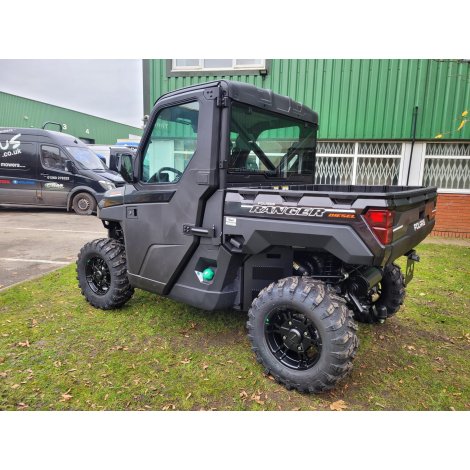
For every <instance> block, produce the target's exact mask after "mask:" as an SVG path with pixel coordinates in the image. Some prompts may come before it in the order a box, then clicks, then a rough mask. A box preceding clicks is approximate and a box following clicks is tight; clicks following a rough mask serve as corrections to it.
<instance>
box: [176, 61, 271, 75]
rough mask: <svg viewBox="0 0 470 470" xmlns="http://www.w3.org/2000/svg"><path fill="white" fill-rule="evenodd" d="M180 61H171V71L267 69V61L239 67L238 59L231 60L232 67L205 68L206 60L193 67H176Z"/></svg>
mask: <svg viewBox="0 0 470 470" xmlns="http://www.w3.org/2000/svg"><path fill="white" fill-rule="evenodd" d="M177 60H178V59H172V60H171V71H172V72H192V71H194V72H199V71H206V70H207V71H209V72H210V71H217V70H264V69H265V68H266V59H261V63H260V64H253V65H237V63H236V61H237V60H238V59H231V60H232V66H231V67H211V68H208V67H204V60H205V59H197V60H198V61H199V65H191V66H187V67H186V66H181V65H176V61H177Z"/></svg>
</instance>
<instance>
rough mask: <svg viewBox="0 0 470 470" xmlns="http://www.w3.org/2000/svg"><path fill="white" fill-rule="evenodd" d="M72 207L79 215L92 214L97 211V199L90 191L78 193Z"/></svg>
mask: <svg viewBox="0 0 470 470" xmlns="http://www.w3.org/2000/svg"><path fill="white" fill-rule="evenodd" d="M72 209H73V210H74V211H75V213H76V214H78V215H91V214H93V212H95V211H96V200H95V198H94V197H93V196H92V195H91V194H90V193H78V194H76V195H75V196H74V197H73V200H72Z"/></svg>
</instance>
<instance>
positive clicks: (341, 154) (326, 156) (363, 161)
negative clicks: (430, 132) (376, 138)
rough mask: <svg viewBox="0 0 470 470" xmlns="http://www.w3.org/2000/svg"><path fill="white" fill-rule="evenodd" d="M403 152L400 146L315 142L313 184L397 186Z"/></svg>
mask: <svg viewBox="0 0 470 470" xmlns="http://www.w3.org/2000/svg"><path fill="white" fill-rule="evenodd" d="M404 149H405V146H404V145H403V144H402V143H401V142H345V141H337V142H334V141H328V142H327V141H323V142H318V145H317V164H316V176H315V182H316V183H317V184H360V185H396V184H399V182H400V181H401V173H402V171H403V155H404Z"/></svg>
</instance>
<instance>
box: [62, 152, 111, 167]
mask: <svg viewBox="0 0 470 470" xmlns="http://www.w3.org/2000/svg"><path fill="white" fill-rule="evenodd" d="M65 148H66V149H67V150H68V151H69V152H70V153H71V154H72V157H73V158H74V159H75V161H76V162H78V163H79V164H80V165H81V166H82V167H83V168H84V169H85V170H106V165H105V164H104V163H103V162H102V161H101V159H100V157H98V155H96V153H95V152H93V151H91V150H90V149H89V148H87V147H65Z"/></svg>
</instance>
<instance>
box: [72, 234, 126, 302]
mask: <svg viewBox="0 0 470 470" xmlns="http://www.w3.org/2000/svg"><path fill="white" fill-rule="evenodd" d="M77 279H78V284H79V286H80V289H81V292H82V294H83V295H84V296H85V298H86V300H87V301H88V302H89V303H90V304H91V305H93V306H94V307H98V308H101V309H103V310H109V309H113V308H119V307H121V306H122V305H124V304H125V303H126V302H127V301H128V300H129V299H130V298H131V297H132V294H133V293H134V288H133V287H132V286H131V285H130V283H129V279H128V278H127V262H126V254H125V249H124V246H123V245H121V244H120V243H118V242H117V241H116V240H113V239H111V238H102V239H99V240H94V241H92V242H90V243H87V244H86V245H85V246H84V247H83V248H82V249H81V250H80V253H79V254H78V259H77Z"/></svg>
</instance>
